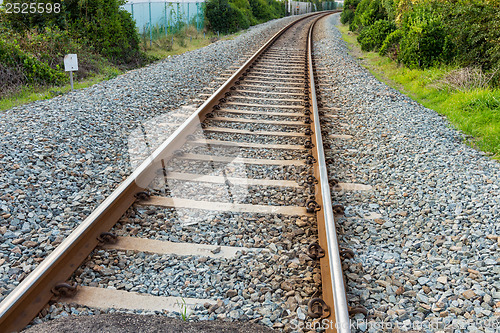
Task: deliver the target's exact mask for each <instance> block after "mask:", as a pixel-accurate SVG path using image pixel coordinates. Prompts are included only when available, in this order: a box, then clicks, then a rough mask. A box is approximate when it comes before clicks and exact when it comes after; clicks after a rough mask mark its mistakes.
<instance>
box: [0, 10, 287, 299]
mask: <svg viewBox="0 0 500 333" xmlns="http://www.w3.org/2000/svg"><path fill="white" fill-rule="evenodd" d="M290 21H291V18H285V19H281V20H274V21H271V22H268V23H266V24H262V25H259V26H256V27H253V28H251V29H249V31H248V32H246V33H244V34H242V35H240V36H238V37H236V38H234V39H233V40H227V41H218V42H216V43H214V44H211V45H209V46H207V47H205V48H202V49H199V50H195V51H192V52H188V53H185V54H182V55H179V56H174V57H170V58H168V59H166V60H164V61H160V62H158V63H155V64H152V65H150V66H147V67H145V68H141V69H137V70H133V71H130V72H127V73H126V74H124V75H120V76H118V77H117V78H115V79H112V80H109V81H105V82H102V83H99V84H96V85H94V86H92V87H90V88H86V89H81V90H77V91H74V92H71V93H68V94H65V95H63V96H60V97H56V98H53V99H50V100H45V101H38V102H34V103H31V104H28V105H24V106H20V107H16V108H14V109H11V110H8V111H6V112H4V113H1V114H0V189H1V194H0V241H1V242H0V243H1V244H0V276H1V278H0V300H1V299H3V298H5V296H6V295H7V294H8V293H9V292H10V291H11V290H12V289H13V288H15V286H16V285H18V284H19V281H21V280H22V279H23V278H24V277H25V276H26V275H27V274H28V273H30V272H31V271H32V270H33V269H34V268H35V267H36V265H37V264H38V263H39V262H40V261H41V260H43V258H45V257H46V256H47V254H48V253H50V252H51V251H52V250H53V249H54V247H55V246H57V245H58V244H59V243H60V242H61V241H62V239H63V238H64V237H65V236H67V235H68V234H69V233H70V232H71V230H72V229H74V228H75V226H77V225H78V224H79V223H80V222H81V221H83V219H84V218H85V217H86V216H87V215H88V214H89V213H90V212H91V210H92V209H93V208H95V207H96V206H97V205H98V204H99V203H100V202H102V201H103V200H104V198H105V197H106V196H107V195H109V194H110V193H111V192H112V190H113V189H114V188H116V187H117V186H118V184H119V183H120V182H121V181H122V180H123V179H125V177H126V176H128V175H129V174H130V173H131V171H132V170H133V168H134V167H135V166H137V164H138V162H139V161H141V160H142V159H143V158H144V157H147V156H148V155H149V154H150V153H151V152H152V151H153V150H154V148H155V147H156V146H158V145H159V144H160V143H161V142H162V141H163V140H164V139H165V138H166V137H168V135H170V134H171V133H172V132H173V130H174V129H175V128H176V126H177V125H178V124H179V123H181V122H182V121H184V120H185V117H182V116H176V115H179V114H180V115H182V114H188V113H190V112H192V111H193V110H192V109H190V108H181V107H180V106H181V105H183V104H189V101H190V100H192V99H193V98H195V97H196V96H197V95H198V94H199V93H201V92H202V90H203V89H204V88H207V87H209V88H210V87H215V84H214V83H212V84H210V82H213V80H214V79H215V78H216V77H217V76H218V75H220V74H222V73H223V71H224V70H225V69H226V70H227V69H229V67H230V66H237V65H240V64H242V63H243V62H244V61H245V60H246V56H243V55H242V53H241V52H240V51H239V50H240V49H243V50H245V52H246V54H249V53H250V52H252V51H256V50H257V49H258V47H260V46H261V44H262V43H263V42H264V41H266V40H267V39H268V38H270V37H271V36H272V35H273V34H274V33H275V32H277V31H278V30H279V29H280V28H281V27H283V26H284V25H285V24H287V23H288V22H290ZM169 115H170V116H169ZM176 119H177V121H176V123H175V122H173V121H175V120H176ZM164 120H165V121H164Z"/></svg>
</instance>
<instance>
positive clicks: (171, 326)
mask: <svg viewBox="0 0 500 333" xmlns="http://www.w3.org/2000/svg"><path fill="white" fill-rule="evenodd" d="M23 332H24V333H55V332H57V333H66V332H67V333H72V332H79V333H95V332H101V333H142V332H144V333H152V332H162V333H237V332H255V333H270V332H274V331H273V330H272V329H270V328H268V327H265V326H261V325H258V324H252V323H241V322H227V321H221V320H215V321H211V322H189V321H183V320H181V319H175V318H167V317H162V316H154V315H133V314H105V315H98V316H80V317H77V316H70V317H65V318H59V319H56V320H53V321H50V322H47V323H43V324H40V325H36V326H34V327H31V328H28V329H26V330H24V331H23Z"/></svg>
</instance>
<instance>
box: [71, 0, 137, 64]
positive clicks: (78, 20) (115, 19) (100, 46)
mask: <svg viewBox="0 0 500 333" xmlns="http://www.w3.org/2000/svg"><path fill="white" fill-rule="evenodd" d="M123 3H124V1H123V0H92V1H90V0H67V1H65V2H64V10H65V14H66V19H67V24H68V25H69V28H70V30H71V32H72V33H73V34H76V35H77V36H78V37H79V38H81V39H85V40H86V41H87V43H88V44H89V45H91V46H92V47H93V48H94V49H95V50H96V51H97V52H98V53H99V54H102V55H104V56H105V57H106V58H108V59H110V60H111V61H112V62H113V63H116V64H133V65H137V64H140V63H141V62H142V61H143V60H144V59H143V57H142V54H141V53H140V50H139V36H138V34H137V32H136V28H135V23H134V21H133V20H132V17H131V15H130V13H128V12H127V11H125V10H123V9H121V8H120V5H122V4H123Z"/></svg>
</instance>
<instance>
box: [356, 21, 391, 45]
mask: <svg viewBox="0 0 500 333" xmlns="http://www.w3.org/2000/svg"><path fill="white" fill-rule="evenodd" d="M394 30H396V24H394V22H389V21H386V20H378V21H376V22H375V23H374V24H372V25H370V26H368V27H365V28H364V29H363V30H362V31H361V33H360V34H359V36H358V42H359V44H360V45H361V49H362V50H363V51H372V50H378V49H379V48H380V47H381V46H382V43H383V42H384V40H385V39H386V37H387V35H389V34H390V33H392V32H393V31H394Z"/></svg>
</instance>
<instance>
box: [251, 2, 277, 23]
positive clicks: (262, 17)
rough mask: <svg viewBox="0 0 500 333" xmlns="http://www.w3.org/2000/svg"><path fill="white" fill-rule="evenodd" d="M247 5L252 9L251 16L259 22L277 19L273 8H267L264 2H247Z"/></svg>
mask: <svg viewBox="0 0 500 333" xmlns="http://www.w3.org/2000/svg"><path fill="white" fill-rule="evenodd" d="M248 3H249V4H250V7H251V8H252V13H253V16H255V18H256V19H257V20H258V21H259V22H266V21H269V20H272V19H274V18H277V17H278V14H277V13H275V12H274V8H273V7H271V6H269V5H268V4H267V2H266V0H249V1H248Z"/></svg>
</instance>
